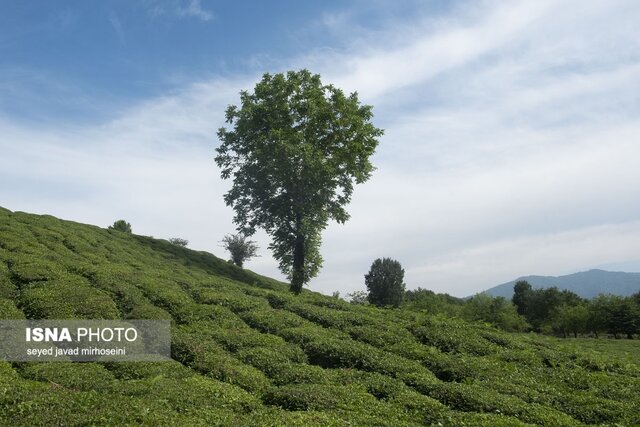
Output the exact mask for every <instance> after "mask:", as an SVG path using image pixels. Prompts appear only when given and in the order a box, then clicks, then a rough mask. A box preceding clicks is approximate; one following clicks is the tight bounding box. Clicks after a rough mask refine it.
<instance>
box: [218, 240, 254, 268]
mask: <svg viewBox="0 0 640 427" xmlns="http://www.w3.org/2000/svg"><path fill="white" fill-rule="evenodd" d="M222 243H223V245H222V246H223V247H224V248H225V249H226V250H227V251H229V254H230V255H231V260H230V261H231V262H233V263H234V264H235V265H237V266H238V267H242V265H243V264H244V263H245V261H248V260H250V259H251V258H253V257H255V256H256V255H257V253H258V249H259V248H258V245H256V242H254V241H253V240H247V238H246V236H243V235H241V234H228V235H226V236H224V237H223V238H222Z"/></svg>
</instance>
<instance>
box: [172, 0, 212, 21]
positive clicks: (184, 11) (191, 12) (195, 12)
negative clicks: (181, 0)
mask: <svg viewBox="0 0 640 427" xmlns="http://www.w3.org/2000/svg"><path fill="white" fill-rule="evenodd" d="M178 15H179V16H189V17H195V18H199V19H201V20H203V21H211V20H212V19H213V13H211V12H209V11H208V10H205V9H203V8H202V5H201V4H200V0H191V1H190V2H189V4H188V5H187V6H186V7H178Z"/></svg>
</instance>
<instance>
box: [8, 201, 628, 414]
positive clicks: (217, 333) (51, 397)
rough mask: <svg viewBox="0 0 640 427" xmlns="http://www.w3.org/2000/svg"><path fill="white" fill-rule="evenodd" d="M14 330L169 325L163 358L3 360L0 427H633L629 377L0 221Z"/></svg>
mask: <svg viewBox="0 0 640 427" xmlns="http://www.w3.org/2000/svg"><path fill="white" fill-rule="evenodd" d="M24 317H27V318H72V317H79V318H107V319H108V318H137V319H140V318H148V319H171V320H172V357H173V361H172V362H165V363H62V362H55V363H13V364H11V363H8V362H2V361H0V424H1V425H52V424H54V425H61V424H64V425H88V424H90V425H114V424H133V425H203V426H204V425H273V426H280V425H301V426H302V425H304V426H308V425H323V426H326V425H377V426H382V425H388V426H409V425H451V426H458V425H473V426H482V425H487V426H500V425H503V426H519V425H531V424H533V425H554V426H572V425H581V424H582V423H590V424H600V423H602V424H613V423H619V424H621V425H633V424H637V423H640V402H639V401H638V396H640V367H639V366H638V365H634V364H622V363H618V362H616V361H612V360H609V359H606V358H599V357H597V356H595V355H585V354H578V353H576V352H571V351H568V350H563V349H561V348H560V347H559V346H557V345H555V344H553V341H550V340H549V339H546V338H542V337H536V336H529V335H514V334H507V333H504V332H500V331H497V330H495V329H492V328H489V327H486V326H483V325H479V324H469V323H465V322H462V321H457V320H452V319H445V318H439V317H432V316H429V315H428V314H423V313H416V312H409V311H404V310H381V309H376V308H371V307H363V306H352V305H350V304H348V303H345V302H344V301H340V300H337V299H333V298H330V297H326V296H322V295H319V294H315V293H312V292H308V291H304V292H303V293H302V294H301V295H300V296H298V297H294V296H292V295H291V294H289V293H288V292H287V291H286V286H285V285H283V284H281V283H278V282H276V281H274V280H271V279H268V278H265V277H261V276H258V275H256V274H253V273H250V272H247V271H244V270H241V269H238V268H235V267H233V266H231V265H229V264H228V263H226V262H224V261H223V260H220V259H218V258H216V257H214V256H213V255H210V254H207V253H203V252H195V251H191V250H188V249H184V248H179V247H176V246H172V245H170V244H169V243H168V242H165V241H162V240H155V239H152V238H148V237H143V236H136V235H130V234H124V233H120V232H116V231H108V230H105V229H101V228H98V227H94V226H89V225H82V224H77V223H73V222H67V221H61V220H58V219H56V218H53V217H50V216H36V215H29V214H25V213H17V212H16V213H12V212H10V211H7V210H2V209H0V318H24Z"/></svg>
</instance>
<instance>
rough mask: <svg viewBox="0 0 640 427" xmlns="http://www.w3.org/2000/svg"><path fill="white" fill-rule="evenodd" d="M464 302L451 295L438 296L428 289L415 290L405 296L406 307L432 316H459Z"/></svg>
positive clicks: (407, 292)
mask: <svg viewBox="0 0 640 427" xmlns="http://www.w3.org/2000/svg"><path fill="white" fill-rule="evenodd" d="M463 305H464V300H462V299H460V298H456V297H453V296H451V295H449V294H436V293H435V292H433V291H430V290H428V289H422V288H418V289H414V290H409V291H406V292H405V294H404V307H406V308H410V309H413V310H426V311H427V312H428V313H431V314H446V315H449V316H452V317H453V316H457V315H459V313H460V310H461V308H462V306H463Z"/></svg>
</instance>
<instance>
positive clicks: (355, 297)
mask: <svg viewBox="0 0 640 427" xmlns="http://www.w3.org/2000/svg"><path fill="white" fill-rule="evenodd" d="M347 298H349V302H350V303H351V304H355V305H367V304H369V300H368V299H367V293H366V292H365V291H354V292H351V293H348V294H347Z"/></svg>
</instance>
